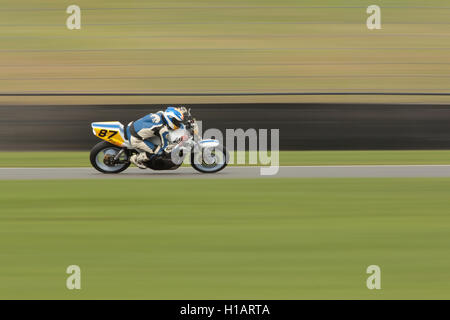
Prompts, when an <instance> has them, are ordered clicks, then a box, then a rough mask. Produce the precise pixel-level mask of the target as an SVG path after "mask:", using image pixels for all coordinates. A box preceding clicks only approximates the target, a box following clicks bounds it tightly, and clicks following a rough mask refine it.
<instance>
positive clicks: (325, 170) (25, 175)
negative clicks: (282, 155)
mask: <svg viewBox="0 0 450 320" xmlns="http://www.w3.org/2000/svg"><path fill="white" fill-rule="evenodd" d="M387 177H390V178H419V177H450V165H380V166H296V167H294V166H289V167H287V166H286V167H280V168H279V171H278V173H277V174H275V175H261V172H260V167H227V168H225V169H224V170H223V171H221V172H218V173H215V174H202V173H199V172H197V171H195V170H194V169H192V168H189V167H184V168H179V169H178V170H174V171H152V170H141V169H137V168H128V169H127V170H126V171H124V172H122V173H120V174H102V173H99V172H97V171H96V170H95V169H93V168H0V180H37V179H44V180H47V179H48V180H53V179H127V178H128V179H156V178H160V179H189V178H190V179H199V178H201V179H215V178H219V179H249V178H387Z"/></svg>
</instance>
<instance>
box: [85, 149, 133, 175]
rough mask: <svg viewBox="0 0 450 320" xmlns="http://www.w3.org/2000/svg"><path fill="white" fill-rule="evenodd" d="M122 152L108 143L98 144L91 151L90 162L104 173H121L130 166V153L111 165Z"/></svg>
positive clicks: (125, 153) (121, 156) (124, 153)
mask: <svg viewBox="0 0 450 320" xmlns="http://www.w3.org/2000/svg"><path fill="white" fill-rule="evenodd" d="M121 150H122V148H120V147H118V146H115V145H113V144H111V143H109V142H107V141H102V142H99V143H97V144H96V145H95V146H94V147H93V148H92V150H91V154H90V160H91V164H92V166H93V167H94V168H95V169H97V170H98V171H100V172H102V173H119V172H122V171H124V170H125V169H127V168H128V167H129V166H130V161H129V159H128V153H127V152H123V153H122V154H121V155H120V157H119V161H118V163H115V164H111V163H112V159H113V158H114V157H115V156H116V155H117V154H118V153H119V152H120V151H121Z"/></svg>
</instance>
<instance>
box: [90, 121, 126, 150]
mask: <svg viewBox="0 0 450 320" xmlns="http://www.w3.org/2000/svg"><path fill="white" fill-rule="evenodd" d="M91 126H92V131H93V133H94V135H95V136H96V137H98V138H100V139H102V140H105V141H108V142H109V143H111V144H113V145H116V146H118V147H128V142H127V141H126V139H125V133H124V126H123V124H121V123H120V122H118V121H106V122H93V123H92V124H91Z"/></svg>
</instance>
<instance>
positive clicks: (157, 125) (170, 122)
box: [127, 107, 187, 169]
mask: <svg viewBox="0 0 450 320" xmlns="http://www.w3.org/2000/svg"><path fill="white" fill-rule="evenodd" d="M186 114H187V109H186V108H185V107H178V108H176V107H168V108H167V109H166V110H165V111H158V112H157V113H150V114H148V115H146V116H144V117H142V118H140V119H138V120H136V121H134V122H131V123H130V124H129V125H128V127H127V136H128V137H129V141H130V144H131V146H132V147H133V148H135V149H136V150H137V151H139V154H134V155H132V156H131V157H130V161H131V162H132V163H133V164H134V165H136V166H137V167H138V168H141V169H145V168H147V167H146V166H145V165H144V162H146V161H148V160H150V159H151V158H152V156H154V155H157V154H162V153H165V154H170V152H171V151H172V149H173V147H174V146H175V145H176V143H175V144H173V143H172V144H171V143H170V142H169V140H168V135H169V132H170V130H176V129H178V128H183V127H184V124H183V122H184V120H185V115H186ZM153 136H159V137H160V139H161V145H156V144H154V143H152V142H150V141H149V140H148V139H149V138H151V137H153Z"/></svg>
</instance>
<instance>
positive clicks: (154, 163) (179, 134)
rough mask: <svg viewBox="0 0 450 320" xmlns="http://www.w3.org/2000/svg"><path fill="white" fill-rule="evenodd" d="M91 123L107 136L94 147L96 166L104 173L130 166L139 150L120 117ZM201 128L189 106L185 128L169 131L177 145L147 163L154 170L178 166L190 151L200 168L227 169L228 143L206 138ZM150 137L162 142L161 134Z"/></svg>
mask: <svg viewBox="0 0 450 320" xmlns="http://www.w3.org/2000/svg"><path fill="white" fill-rule="evenodd" d="M91 126H92V131H93V133H94V135H95V136H97V137H98V138H100V139H102V140H103V141H101V142H99V143H97V144H96V145H95V146H94V147H93V148H92V150H91V153H90V160H91V164H92V166H93V167H94V168H95V169H97V170H98V171H100V172H102V173H119V172H122V171H124V170H126V169H127V168H128V167H129V166H130V157H131V156H132V155H133V154H135V153H139V151H137V150H135V149H134V148H133V147H132V146H131V144H130V142H129V138H130V137H129V136H128V134H127V130H126V127H125V126H124V125H123V124H122V123H120V122H118V121H109V122H93V123H92V124H91ZM198 131H199V130H198V124H197V121H196V120H195V118H193V117H192V116H191V113H190V110H188V114H187V116H186V121H185V125H184V128H178V129H176V130H173V131H171V132H170V133H169V136H168V140H169V143H171V145H172V146H174V147H173V149H172V151H171V152H170V154H167V153H162V154H157V155H153V156H152V157H151V158H150V160H148V161H147V162H145V163H144V165H145V166H146V167H147V168H149V169H153V170H175V169H177V168H179V167H180V166H181V165H182V163H183V162H184V159H185V157H186V156H187V155H188V154H190V157H191V159H190V160H191V161H190V163H191V166H192V167H193V168H194V169H195V170H197V171H199V172H202V173H214V172H218V171H220V170H222V169H224V168H225V167H226V166H227V163H228V160H229V154H228V152H227V150H226V149H225V147H224V146H222V145H221V144H220V142H219V141H218V140H214V139H207V140H202V139H201V137H200V136H199V134H198ZM149 141H150V142H152V143H154V144H158V145H159V144H161V139H160V138H159V137H157V136H154V137H151V138H150V139H149Z"/></svg>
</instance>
